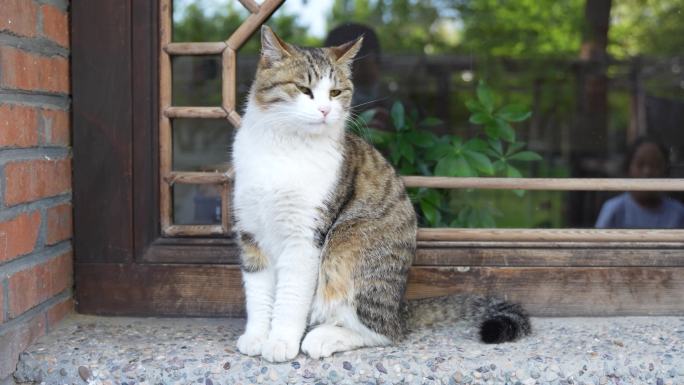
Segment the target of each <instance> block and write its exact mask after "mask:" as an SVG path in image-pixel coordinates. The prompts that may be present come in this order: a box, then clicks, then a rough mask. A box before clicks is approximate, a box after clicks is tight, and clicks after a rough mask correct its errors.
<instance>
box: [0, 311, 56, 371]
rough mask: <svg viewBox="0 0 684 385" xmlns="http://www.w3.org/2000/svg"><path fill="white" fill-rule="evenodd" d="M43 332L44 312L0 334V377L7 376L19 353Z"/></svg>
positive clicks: (13, 367) (14, 365)
mask: <svg viewBox="0 0 684 385" xmlns="http://www.w3.org/2000/svg"><path fill="white" fill-rule="evenodd" d="M44 334H45V313H40V314H38V315H36V316H35V317H33V318H32V319H30V320H29V321H27V322H26V323H24V324H22V325H19V327H17V328H16V329H13V330H10V331H9V332H7V333H5V334H3V335H1V336H0V357H2V359H1V360H0V378H7V377H9V376H10V375H11V374H12V373H14V370H15V369H16V366H17V361H18V359H19V354H21V352H23V351H24V350H26V348H28V347H29V346H30V345H31V344H32V343H33V342H34V341H35V340H37V339H38V337H40V336H42V335H44Z"/></svg>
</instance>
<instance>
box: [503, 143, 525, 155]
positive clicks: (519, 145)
mask: <svg viewBox="0 0 684 385" xmlns="http://www.w3.org/2000/svg"><path fill="white" fill-rule="evenodd" d="M524 147H525V142H515V143H511V144H510V145H509V146H508V149H507V150H506V156H509V155H511V154H514V153H516V152H518V151H520V150H522V149H523V148H524Z"/></svg>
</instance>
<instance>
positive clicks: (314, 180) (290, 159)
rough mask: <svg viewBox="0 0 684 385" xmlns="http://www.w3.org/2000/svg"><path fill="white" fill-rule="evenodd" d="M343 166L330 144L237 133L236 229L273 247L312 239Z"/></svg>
mask: <svg viewBox="0 0 684 385" xmlns="http://www.w3.org/2000/svg"><path fill="white" fill-rule="evenodd" d="M341 162H342V154H341V152H340V150H339V149H338V148H336V146H335V145H334V143H333V142H332V141H330V140H327V141H326V140H318V141H317V140H300V139H299V138H295V139H289V140H282V139H281V138H277V137H273V136H270V135H264V134H263V133H262V132H259V131H257V130H251V131H247V130H244V131H239V132H238V134H237V136H236V140H235V144H234V148H233V165H234V167H235V186H234V188H235V191H234V202H233V204H234V206H235V211H234V212H235V215H236V217H237V220H238V223H239V226H240V228H241V229H242V230H244V231H249V232H250V233H253V234H254V235H255V237H256V239H257V240H258V241H260V244H261V245H262V246H264V247H266V248H273V249H279V248H280V247H281V245H280V244H281V243H282V242H283V241H284V240H287V239H293V238H299V237H301V238H302V239H307V238H311V237H313V234H314V230H315V228H316V226H317V222H318V217H319V210H320V209H321V208H322V207H323V205H324V202H325V200H326V199H327V198H328V197H329V196H330V194H331V191H332V189H333V188H334V185H335V183H336V180H337V175H338V172H339V169H340V165H341ZM274 252H276V251H275V250H274Z"/></svg>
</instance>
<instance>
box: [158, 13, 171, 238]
mask: <svg viewBox="0 0 684 385" xmlns="http://www.w3.org/2000/svg"><path fill="white" fill-rule="evenodd" d="M171 1H172V0H161V1H160V2H159V7H160V9H159V19H160V21H159V26H160V28H159V43H160V45H161V46H162V47H163V46H164V45H167V44H169V43H170V42H171V31H172V25H171V24H172V23H171ZM171 85H172V82H171V57H170V56H169V54H168V53H166V52H164V50H161V51H160V52H159V109H160V113H159V175H160V178H159V183H160V186H159V214H160V217H161V218H160V225H161V228H162V229H166V228H168V227H169V226H171V223H172V220H171V215H172V211H173V208H172V207H171V205H172V200H171V187H170V186H169V185H167V184H166V182H164V178H165V177H166V176H168V175H169V173H170V172H171V167H172V163H173V155H172V151H173V146H172V144H171V119H169V118H170V116H168V115H166V114H165V112H166V111H167V110H169V109H171V108H172V107H171V100H172V86H171Z"/></svg>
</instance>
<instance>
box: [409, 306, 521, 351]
mask: <svg viewBox="0 0 684 385" xmlns="http://www.w3.org/2000/svg"><path fill="white" fill-rule="evenodd" d="M405 309H406V320H407V326H408V329H409V330H411V329H416V328H421V327H426V326H429V325H432V324H436V323H443V322H457V321H459V320H465V321H466V322H470V323H472V324H474V325H476V326H477V327H478V328H479V334H480V339H481V340H482V342H484V343H488V344H496V343H501V342H508V341H514V340H516V339H518V338H520V337H524V336H526V335H529V334H530V333H531V332H532V325H531V324H530V317H529V316H528V315H527V312H526V311H525V309H523V307H522V306H520V305H519V304H517V303H512V302H508V301H505V300H503V299H500V298H496V297H481V296H474V295H449V296H444V297H436V298H425V299H419V300H412V301H409V302H408V304H407V306H406V308H405Z"/></svg>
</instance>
